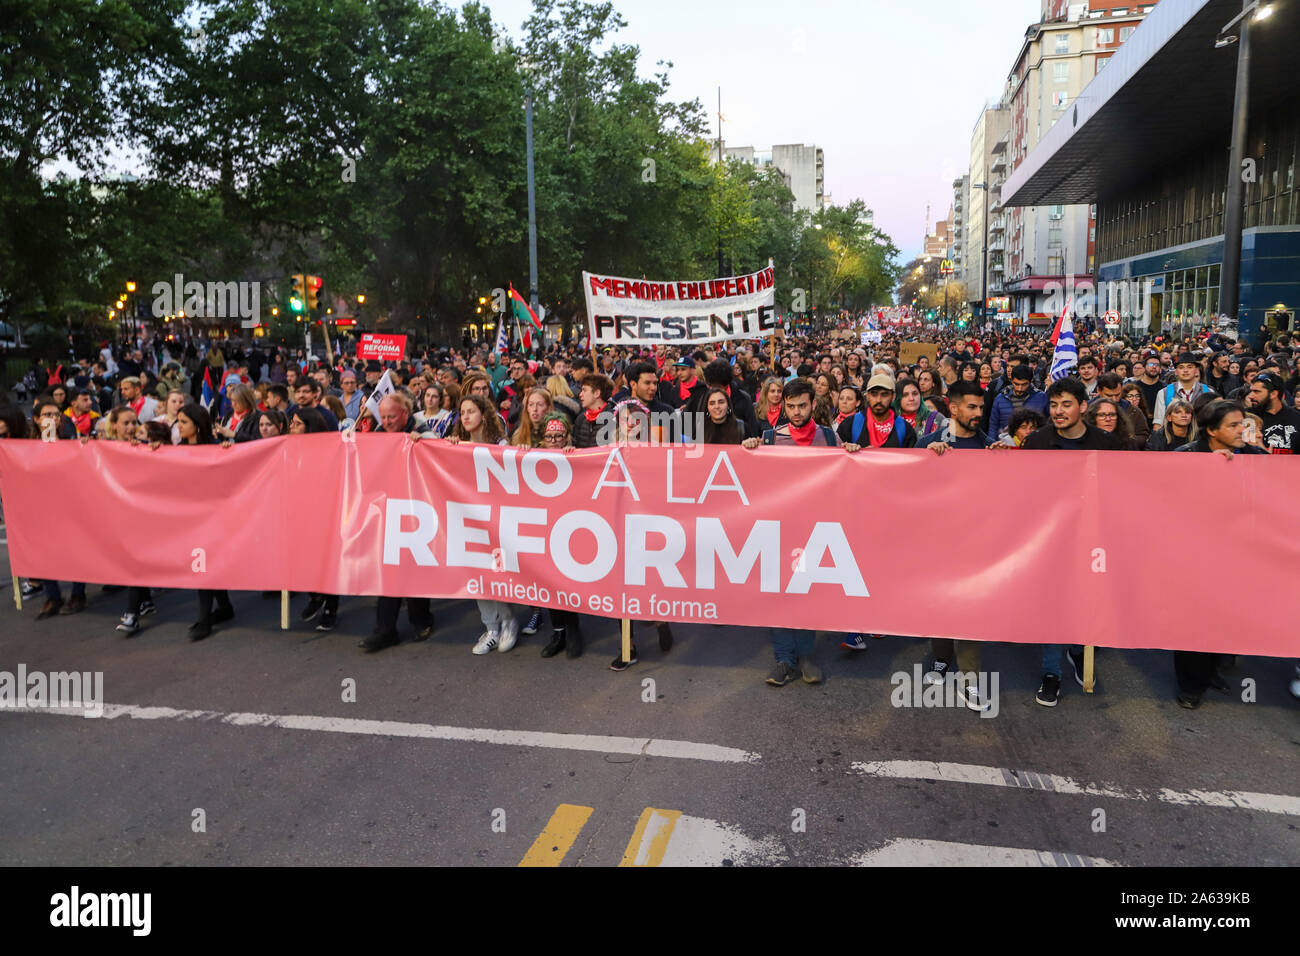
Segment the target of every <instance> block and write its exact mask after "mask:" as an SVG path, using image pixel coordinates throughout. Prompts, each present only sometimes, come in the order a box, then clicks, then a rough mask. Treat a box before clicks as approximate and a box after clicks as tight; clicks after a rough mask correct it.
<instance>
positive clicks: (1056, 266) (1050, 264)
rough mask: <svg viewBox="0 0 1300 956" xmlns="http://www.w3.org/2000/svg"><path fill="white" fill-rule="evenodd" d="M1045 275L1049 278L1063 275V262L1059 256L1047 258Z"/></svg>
mask: <svg viewBox="0 0 1300 956" xmlns="http://www.w3.org/2000/svg"><path fill="white" fill-rule="evenodd" d="M1047 274H1048V275H1049V276H1060V275H1065V260H1064V259H1062V258H1061V257H1060V256H1048V257H1047Z"/></svg>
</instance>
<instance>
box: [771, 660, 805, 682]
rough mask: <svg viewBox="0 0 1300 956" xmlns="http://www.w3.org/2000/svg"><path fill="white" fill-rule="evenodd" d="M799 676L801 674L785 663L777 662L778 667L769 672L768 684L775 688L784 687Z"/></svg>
mask: <svg viewBox="0 0 1300 956" xmlns="http://www.w3.org/2000/svg"><path fill="white" fill-rule="evenodd" d="M798 676H799V672H798V671H797V670H795V668H793V667H791V666H790V665H789V664H787V663H786V662H785V661H777V662H776V666H774V667H773V668H772V670H771V671H769V672H768V675H767V682H768V683H769V684H771V685H772V686H773V687H784V686H785V685H786V684H788V683H790V681H792V680H794V679H795V678H796V677H798Z"/></svg>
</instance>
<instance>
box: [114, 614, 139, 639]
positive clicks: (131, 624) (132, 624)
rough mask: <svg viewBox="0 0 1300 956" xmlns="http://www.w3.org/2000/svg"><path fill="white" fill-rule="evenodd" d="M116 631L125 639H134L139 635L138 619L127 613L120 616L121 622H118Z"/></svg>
mask: <svg viewBox="0 0 1300 956" xmlns="http://www.w3.org/2000/svg"><path fill="white" fill-rule="evenodd" d="M117 629H118V630H119V631H121V632H122V633H123V634H125V635H126V636H127V637H134V636H135V635H137V634H139V633H140V619H139V618H138V617H136V615H134V614H131V613H130V612H127V613H126V614H123V615H122V620H120V621H119V622H118V624H117Z"/></svg>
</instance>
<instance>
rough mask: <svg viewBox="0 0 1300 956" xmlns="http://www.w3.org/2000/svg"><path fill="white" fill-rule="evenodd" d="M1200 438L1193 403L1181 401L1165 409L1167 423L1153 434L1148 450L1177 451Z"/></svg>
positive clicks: (1148, 441)
mask: <svg viewBox="0 0 1300 956" xmlns="http://www.w3.org/2000/svg"><path fill="white" fill-rule="evenodd" d="M1199 437H1200V435H1199V433H1198V431H1197V428H1196V414H1195V413H1194V412H1193V411H1192V406H1191V403H1190V402H1185V401H1183V400H1182V399H1179V400H1178V401H1175V402H1171V403H1170V404H1169V407H1168V408H1166V409H1165V423H1164V424H1163V425H1161V426H1160V427H1159V428H1157V429H1156V430H1155V431H1153V432H1152V433H1151V437H1150V438H1148V439H1147V446H1146V450H1147V451H1176V450H1177V449H1178V448H1180V447H1182V446H1183V445H1190V444H1191V443H1192V442H1194V441H1196V439H1197V438H1199Z"/></svg>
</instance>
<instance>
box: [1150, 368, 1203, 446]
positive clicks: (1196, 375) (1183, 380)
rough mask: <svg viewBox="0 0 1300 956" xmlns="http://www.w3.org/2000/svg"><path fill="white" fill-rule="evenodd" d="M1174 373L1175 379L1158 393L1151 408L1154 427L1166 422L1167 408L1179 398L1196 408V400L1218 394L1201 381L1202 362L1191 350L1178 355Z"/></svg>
mask: <svg viewBox="0 0 1300 956" xmlns="http://www.w3.org/2000/svg"><path fill="white" fill-rule="evenodd" d="M1174 375H1175V376H1176V378H1175V379H1174V381H1173V382H1171V383H1170V384H1168V385H1166V386H1165V387H1164V388H1162V389H1160V391H1158V392H1157V393H1156V400H1155V404H1154V405H1153V406H1152V409H1151V425H1152V427H1153V428H1159V427H1160V426H1161V425H1163V424H1164V423H1165V409H1166V408H1168V407H1169V406H1170V405H1172V404H1173V403H1174V402H1175V401H1177V400H1178V399H1182V400H1183V401H1184V402H1186V403H1187V404H1189V405H1191V406H1192V407H1193V408H1195V407H1196V400H1197V399H1198V398H1200V397H1201V396H1202V395H1209V396H1210V397H1211V398H1214V397H1217V396H1218V393H1217V392H1216V391H1215V390H1214V389H1212V388H1210V387H1209V386H1208V385H1203V384H1202V383H1201V381H1200V375H1201V363H1200V362H1198V361H1197V360H1196V356H1195V355H1193V354H1192V353H1191V352H1184V353H1183V354H1182V355H1180V356H1178V361H1177V363H1175V365H1174Z"/></svg>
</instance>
